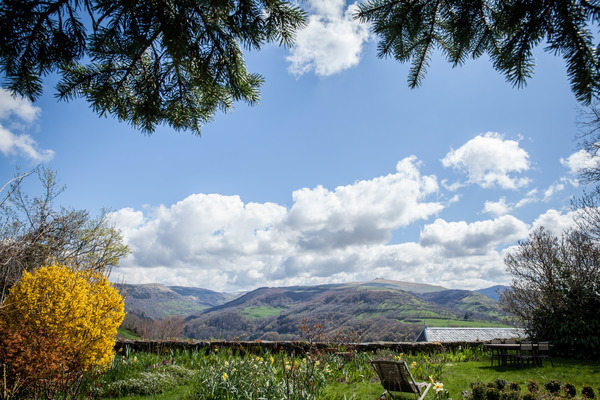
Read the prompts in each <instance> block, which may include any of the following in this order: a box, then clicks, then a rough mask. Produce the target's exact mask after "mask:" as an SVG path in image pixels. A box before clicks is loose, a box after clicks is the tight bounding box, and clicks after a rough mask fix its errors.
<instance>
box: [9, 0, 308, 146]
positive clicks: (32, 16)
mask: <svg viewBox="0 0 600 400" xmlns="http://www.w3.org/2000/svg"><path fill="white" fill-rule="evenodd" d="M304 23H305V14H304V12H303V11H302V10H301V9H300V8H299V7H297V6H295V5H293V4H292V3H291V2H290V1H288V0H235V1H225V0H200V1H198V0H158V1H151V2H150V1H141V2H140V1H132V0H49V1H40V0H11V1H5V2H2V3H1V4H0V38H1V40H0V72H1V73H3V74H4V77H5V83H4V84H5V85H7V86H8V88H9V89H10V90H11V91H13V92H14V93H16V94H19V95H22V96H25V97H27V98H29V99H30V100H35V99H36V98H38V97H39V96H40V95H41V93H42V87H43V85H42V78H43V77H44V76H46V75H48V74H49V73H52V72H58V73H59V74H60V75H61V78H60V81H59V82H58V85H57V90H58V97H59V98H60V99H63V100H69V99H73V98H76V97H83V98H85V99H86V100H87V101H89V102H90V104H91V106H92V108H93V109H94V110H95V111H96V112H98V113H99V114H101V115H106V114H110V115H112V116H114V117H116V118H118V119H119V120H121V121H127V122H129V123H130V124H131V125H133V126H134V127H136V128H138V129H140V130H141V131H143V132H145V133H147V134H149V133H152V132H153V131H154V130H155V128H156V126H157V125H159V124H168V125H170V126H171V127H173V128H175V129H177V130H181V129H184V130H192V131H196V132H198V133H199V132H200V126H201V125H203V124H205V123H206V122H208V121H210V120H211V119H212V117H213V115H214V114H215V113H216V111H218V110H222V111H226V110H229V109H230V108H231V107H232V105H233V103H234V102H235V101H239V100H243V101H245V102H247V103H249V104H254V103H256V102H257V101H258V100H259V97H260V95H259V87H260V86H261V84H262V82H263V78H262V77H261V76H260V75H258V74H253V73H249V72H248V71H247V70H246V66H245V62H244V54H243V51H242V47H244V48H246V49H250V50H252V49H260V48H261V46H263V45H264V44H266V43H269V42H279V44H281V45H290V44H291V43H292V42H293V39H294V32H295V31H296V30H297V29H298V28H299V27H301V26H302V25H303V24H304Z"/></svg>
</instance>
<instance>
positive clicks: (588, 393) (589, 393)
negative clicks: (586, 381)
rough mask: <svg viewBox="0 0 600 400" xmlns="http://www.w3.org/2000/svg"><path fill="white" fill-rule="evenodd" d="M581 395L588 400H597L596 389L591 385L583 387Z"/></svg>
mask: <svg viewBox="0 0 600 400" xmlns="http://www.w3.org/2000/svg"><path fill="white" fill-rule="evenodd" d="M581 395H582V396H583V397H584V398H586V399H595V398H596V393H594V388H592V387H591V386H590V385H583V389H581Z"/></svg>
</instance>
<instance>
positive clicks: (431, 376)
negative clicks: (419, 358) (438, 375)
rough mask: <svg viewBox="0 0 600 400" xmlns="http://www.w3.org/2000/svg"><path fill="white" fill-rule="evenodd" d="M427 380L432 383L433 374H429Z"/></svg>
mask: <svg viewBox="0 0 600 400" xmlns="http://www.w3.org/2000/svg"><path fill="white" fill-rule="evenodd" d="M429 381H430V382H431V383H433V375H429Z"/></svg>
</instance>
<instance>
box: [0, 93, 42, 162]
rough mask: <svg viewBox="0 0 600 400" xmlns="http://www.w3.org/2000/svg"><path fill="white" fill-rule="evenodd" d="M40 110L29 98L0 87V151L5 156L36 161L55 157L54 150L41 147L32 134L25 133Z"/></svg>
mask: <svg viewBox="0 0 600 400" xmlns="http://www.w3.org/2000/svg"><path fill="white" fill-rule="evenodd" d="M40 112H41V110H40V109H39V108H38V107H34V106H33V105H32V104H31V102H29V101H28V100H26V99H24V98H22V97H14V96H12V95H11V94H10V93H9V92H8V91H7V90H4V89H2V88H0V120H1V121H2V124H0V152H2V154H4V156H6V157H9V156H18V157H25V158H27V159H29V160H30V161H32V162H35V163H39V162H45V161H50V160H51V159H52V158H53V157H54V151H52V150H48V149H40V148H39V146H38V144H37V142H36V141H35V140H34V139H33V138H32V137H31V136H30V135H28V134H26V133H23V130H25V129H27V128H28V127H30V126H31V124H33V123H34V122H35V120H36V119H37V118H38V116H39V114H40ZM15 131H18V132H20V133H15Z"/></svg>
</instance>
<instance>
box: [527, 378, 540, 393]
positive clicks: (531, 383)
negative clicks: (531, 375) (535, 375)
mask: <svg viewBox="0 0 600 400" xmlns="http://www.w3.org/2000/svg"><path fill="white" fill-rule="evenodd" d="M527 390H529V392H530V393H537V392H538V391H539V390H540V386H539V385H538V383H537V381H535V380H533V379H529V380H528V381H527Z"/></svg>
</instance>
